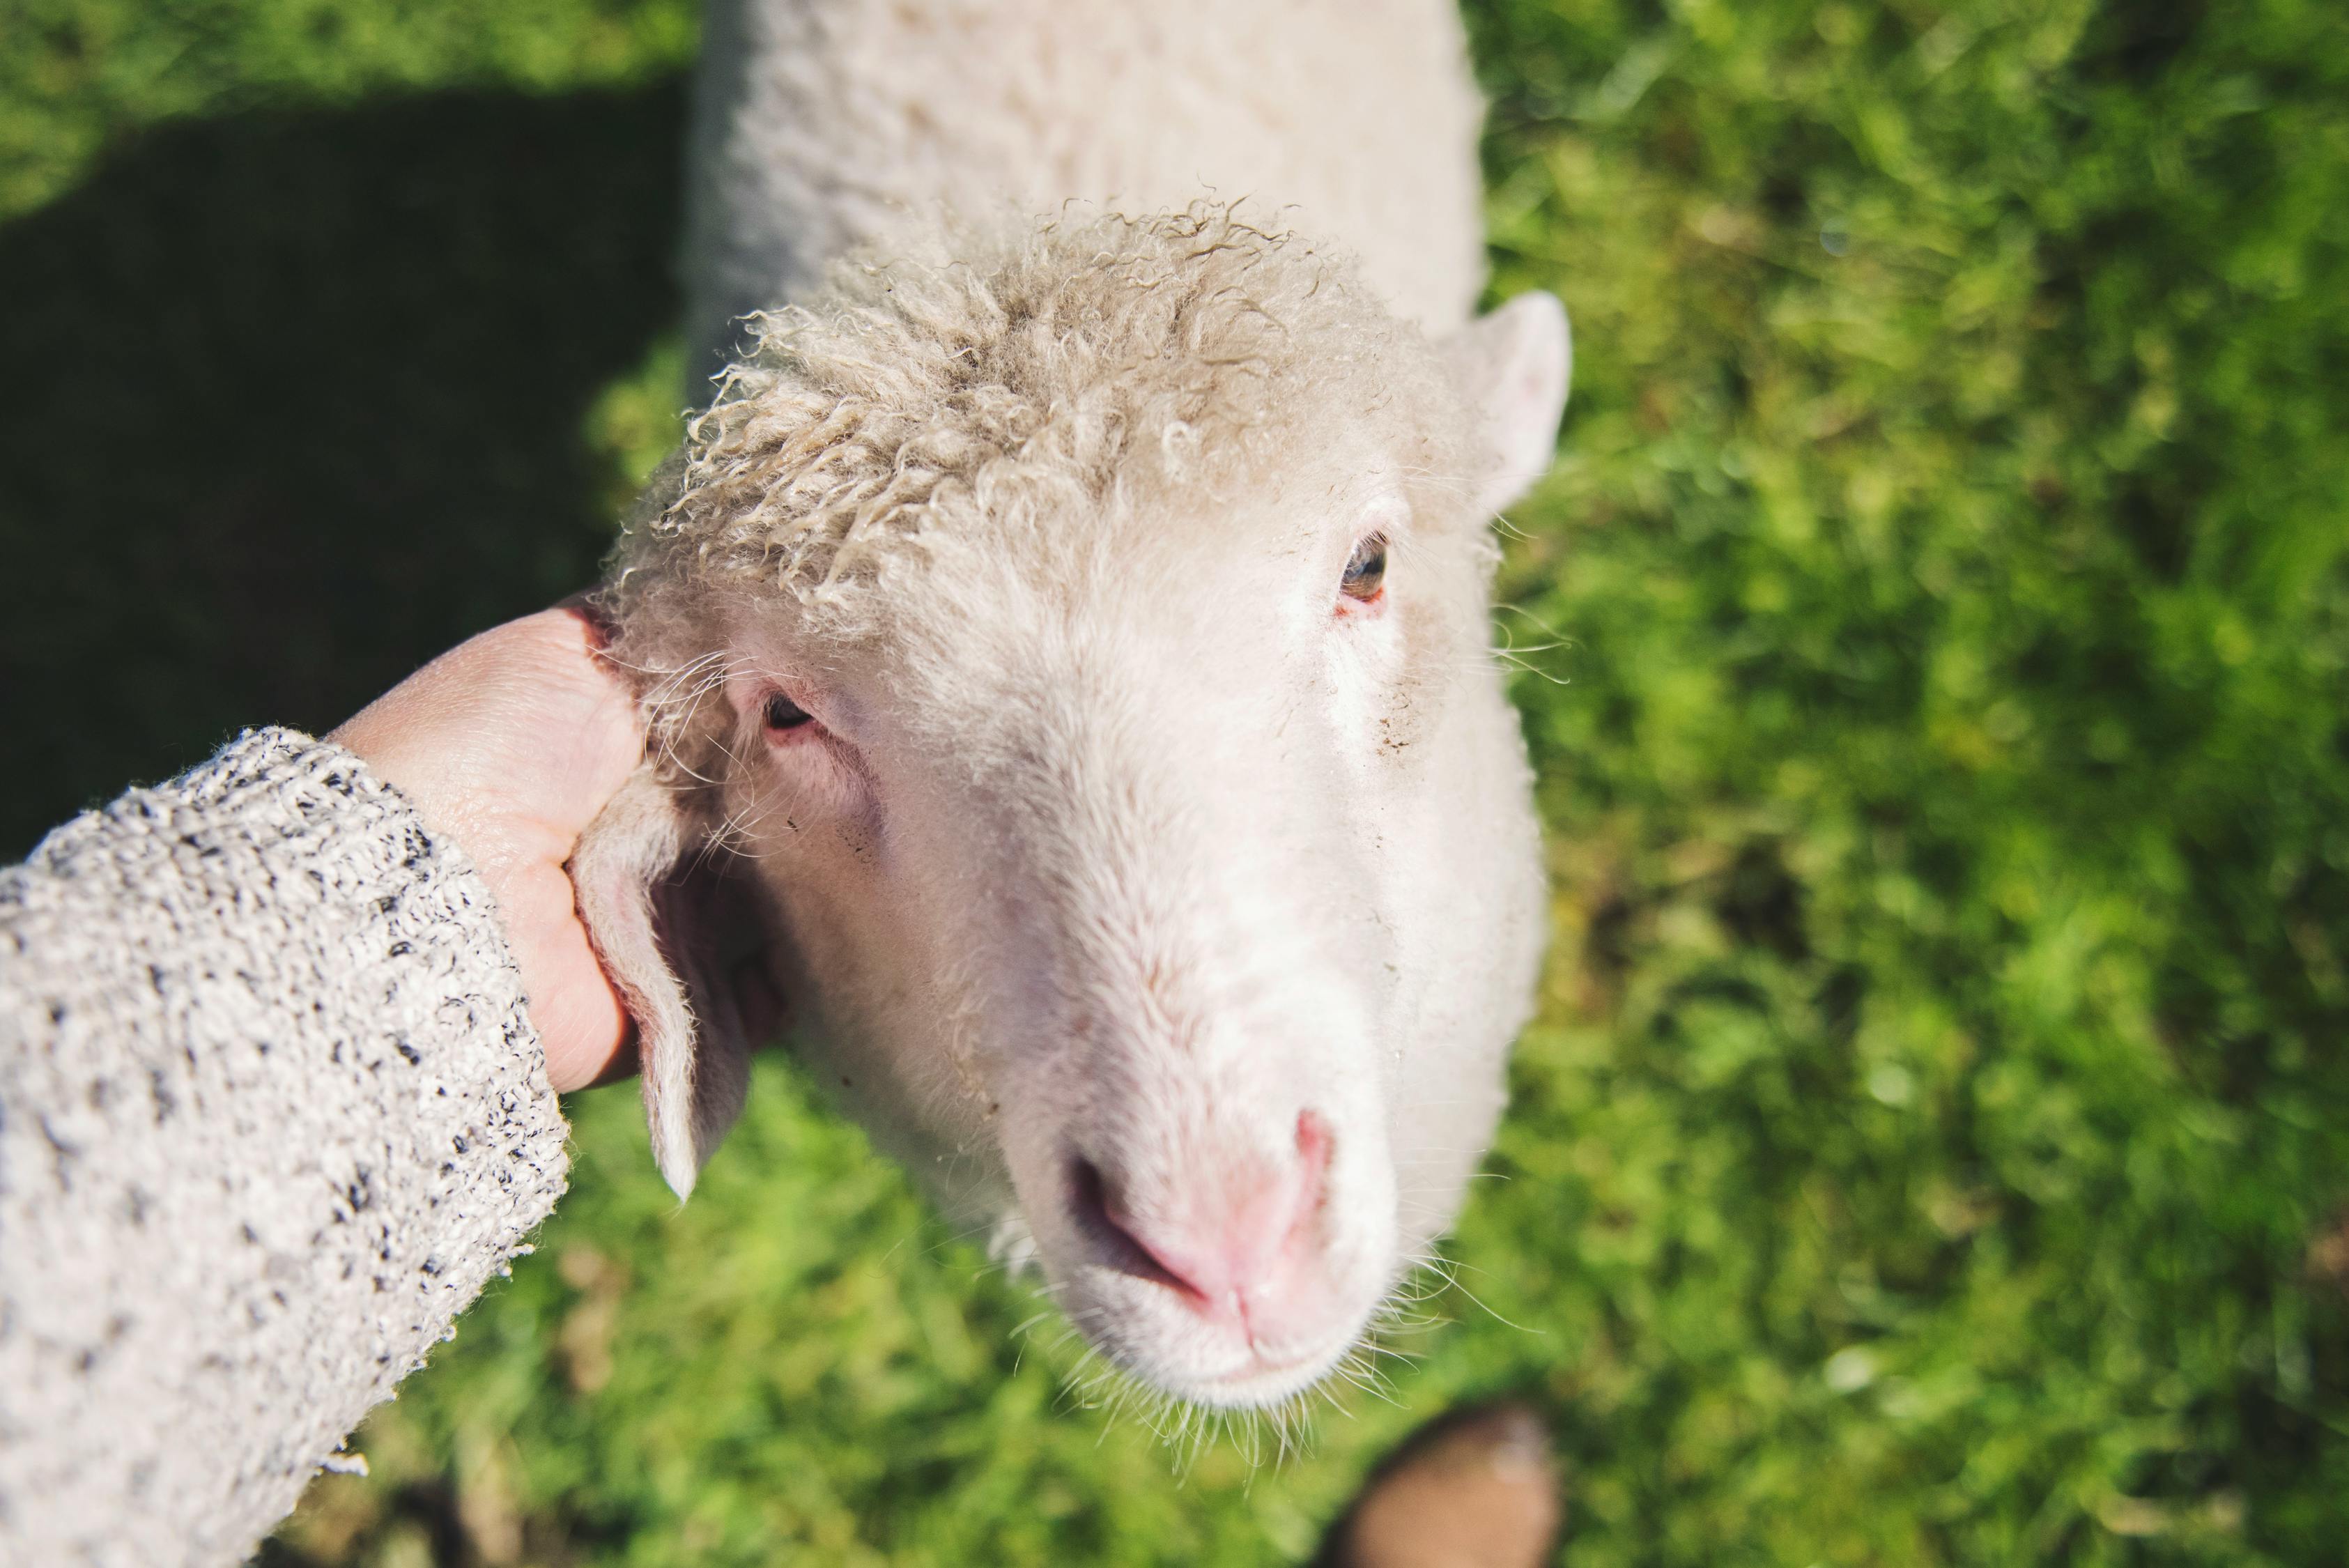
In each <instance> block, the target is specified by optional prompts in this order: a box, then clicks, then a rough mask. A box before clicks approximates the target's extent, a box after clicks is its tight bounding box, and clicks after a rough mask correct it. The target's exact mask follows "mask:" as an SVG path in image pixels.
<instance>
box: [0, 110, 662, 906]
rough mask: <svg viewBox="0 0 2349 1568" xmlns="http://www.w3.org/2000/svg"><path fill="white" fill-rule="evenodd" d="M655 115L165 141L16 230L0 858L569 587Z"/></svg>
mask: <svg viewBox="0 0 2349 1568" xmlns="http://www.w3.org/2000/svg"><path fill="white" fill-rule="evenodd" d="M682 115H683V97H682V94H681V92H680V91H679V90H678V88H677V86H676V85H675V84H673V83H663V84H659V85H657V86H654V87H651V88H640V89H636V90H633V91H622V92H605V93H590V94H576V95H571V96H565V97H559V98H530V97H523V96H521V95H517V94H489V93H481V94H464V95H451V96H437V97H429V98H418V99H402V100H398V101H394V102H386V103H378V104H370V105H364V106H360V107H357V108H352V109H336V110H327V109H320V110H310V111H302V112H272V113H259V114H252V115H247V116H242V117H238V118H233V119H220V120H214V121H210V122H202V123H191V124H184V125H177V126H171V127H167V128H165V129H162V130H158V131H155V132H153V133H151V134H150V135H147V136H145V137H144V138H142V139H141V140H138V141H137V142H135V143H132V144H130V145H129V146H127V147H125V148H124V149H123V150H121V151H119V153H118V154H116V155H115V156H113V157H112V158H110V159H109V161H107V162H106V163H105V164H104V165H103V166H102V167H101V168H100V169H99V170H98V171H97V172H96V173H95V174H94V175H93V176H92V177H91V178H90V179H89V180H88V182H85V183H84V184H83V185H82V186H81V187H80V188H79V189H78V190H77V191H75V192H72V193H71V194H70V195H68V196H67V197H65V198H64V199H62V200H60V201H58V202H55V203H53V204H52V205H50V206H48V207H46V208H44V209H42V210H40V211H39V212H36V213H33V214H31V215H29V216H27V217H25V218H23V219H20V220H18V221H16V222H15V223H10V224H8V225H6V226H5V227H0V300H5V301H6V302H7V305H6V306H5V309H0V386H5V388H6V389H8V394H9V395H8V397H7V399H6V407H7V408H8V410H9V411H8V412H7V414H6V415H5V418H0V561H5V563H6V569H5V573H0V581H5V582H6V583H7V584H8V586H9V591H8V593H7V595H6V613H5V617H0V709H5V719H6V732H7V735H8V739H9V742H10V750H11V753H13V755H14V757H15V759H16V765H15V766H14V767H11V768H9V769H8V770H6V772H5V776H0V857H5V859H7V860H14V859H16V858H17V857H19V856H21V855H22V854H23V853H24V851H25V850H26V848H27V847H29V846H30V845H31V844H32V843H33V841H34V840H35V839H36V838H37V837H38V836H39V835H40V834H41V833H42V832H43V831H45V830H46V829H47V828H48V827H50V826H54V825H55V824H56V823H57V822H59V821H61V820H63V819H64V818H65V817H66V816H67V815H71V813H73V812H74V811H75V810H77V809H78V808H80V807H82V806H84V805H90V804H92V803H94V802H97V801H100V800H103V799H105V798H107V797H109V796H110V795H111V794H114V793H115V792H116V791H118V790H119V789H120V788H121V787H122V786H123V785H124V784H128V783H130V782H131V781H133V780H134V779H152V778H156V777H160V776H163V775H166V774H170V773H171V772H173V771H175V770H177V769H179V768H181V767H183V766H186V765H187V764H188V763H191V762H193V761H196V760H198V759H200V758H201V757H202V756H203V755H204V754H205V753H206V752H207V750H208V749H210V748H211V747H212V746H213V745H215V744H216V743H218V742H220V741H221V740H222V739H223V738H225V737H226V736H228V735H229V734H231V733H233V732H234V731H235V730H236V729H238V728H239V727H240V726H243V725H245V724H251V723H264V722H285V723H291V724H295V725H299V726H302V727H304V728H307V729H310V730H313V731H321V730H324V729H326V728H327V727H329V726H331V725H333V724H335V723H336V722H339V721H340V720H342V719H343V718H345V717H347V715H348V714H349V712H350V711H352V710H353V709H354V708H356V707H357V706H358V705H359V704H360V703H362V702H364V701H367V699H368V698H369V697H371V696H373V695H374V694H375V693H377V692H378V691H381V690H382V689H383V688H384V687H385V686H387V685H388V684H389V683H390V682H392V681H393V680H397V679H398V677H399V676H400V675H402V674H404V673H405V672H406V671H407V670H409V669H411V668H413V667H414V666H415V665H416V664H417V663H418V662H419V661H420V660H422V659H425V658H427V657H429V655H431V654H433V653H435V652H437V651H439V650H440V649H443V648H446V647H447V646H449V645H450V644H451V643H453V642H455V641H457V640H459V639H461V638H462V637H464V636H465V635H466V634H468V633H470V632H471V631H474V630H477V629H479V628H481V627H484V626H487V625H489V624H491V623H492V622H494V621H496V620H498V619H501V618H504V617H507V616H511V615H514V614H517V613H520V612H522V611H524V610H527V609H531V608H533V607H537V606H540V605H543V604H545V603H547V602H548V601H550V600H552V599H554V598H556V597H561V596H562V595H563V594H564V593H567V592H569V591H571V590H573V589H574V588H577V587H581V586H583V585H585V583H586V582H587V581H588V580H589V579H590V577H591V576H592V575H593V573H594V570H595V563H596V561H597V558H598V557H599V556H600V555H601V554H602V552H603V550H604V547H605V544H606V542H607V540H608V537H609V533H610V519H608V518H607V517H606V516H605V515H604V514H603V510H602V506H601V504H600V503H599V502H598V500H597V495H598V493H599V487H598V484H597V482H596V475H595V472H594V467H593V463H592V462H591V460H590V456H589V454H588V452H586V451H585V447H584V446H583V444H582V441H581V438H580V426H581V421H582V418H583V415H584V412H585V409H586V407H587V405H588V404H589V402H590V401H591V400H593V399H594V398H595V395H596V394H597V392H598V391H599V390H601V389H602V388H603V386H604V385H605V383H606V382H607V381H608V380H610V379H612V378H613V377H614V376H616V375H617V374H618V373H620V372H622V371H624V370H626V369H629V368H631V367H632V366H634V365H635V364H636V362H637V360H638V359H639V358H641V356H642V355H643V354H644V352H645V350H646V348H647V344H648V342H649V341H650V340H651V339H652V338H653V337H654V336H655V335H656V334H657V333H658V332H659V331H660V330H661V329H663V328H664V327H667V325H668V324H669V322H670V320H671V318H672V317H673V315H674V312H675V299H674V293H673V288H672V285H671V281H670V272H669V256H670V252H671V247H672V244H673V243H674V242H673V236H674V234H675V233H676V211H675V204H676V187H677V179H676V171H677V168H678V138H679V134H680V129H681V124H682Z"/></svg>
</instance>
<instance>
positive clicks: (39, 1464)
mask: <svg viewBox="0 0 2349 1568" xmlns="http://www.w3.org/2000/svg"><path fill="white" fill-rule="evenodd" d="M565 1164H566V1162H565V1157H564V1122H563V1118H562V1116H561V1113H560V1112H559V1110H558V1109H557V1107H556V1104H555V1098H554V1093H553V1092H552V1091H551V1090H550V1089H549V1088H548V1086H547V1082H546V1069H545V1064H544V1059H543V1055H542V1054H541V1052H540V1050H539V1045H538V1041H537V1037H536V1036H535V1034H533V1032H532V1030H531V1026H530V1022H529V1019H528V1018H527V1016H526V1015H525V1014H524V1012H523V996H522V990H521V980H520V976H519V975H518V974H517V973H516V972H515V970H514V968H513V964H512V959H511V958H510V957H509V956H508V953H507V951H506V948H505V941H504V938H503V935H502V933H501V932H500V930H499V929H498V927H497V924H496V921H495V919H494V916H493V911H492V908H491V905H490V900H489V895H488V892H487V890H486V889H485V888H483V886H482V884H481V879H480V878H479V877H477V876H476V875H475V874H474V872H473V871H472V869H471V867H470V866H468V865H467V864H466V862H465V861H464V860H463V859H462V857H460V856H459V855H457V854H456V853H455V852H454V851H453V849H452V847H451V846H450V845H448V844H446V843H444V842H437V841H435V840H434V839H433V838H432V837H431V836H429V835H428V834H427V833H426V831H425V829H424V827H423V825H422V824H421V823H420V822H419V820H418V818H417V816H416V814H415V812H414V811H413V810H411V809H410V808H409V805H407V803H406V802H405V801H404V800H403V799H402V798H401V797H400V796H399V795H398V794H396V793H395V792H393V791H392V790H390V789H389V788H388V787H387V786H385V785H384V784H381V783H379V782H378V781H377V780H376V779H375V778H373V777H372V776H371V775H370V774H368V773H367V770H366V769H365V767H364V766H363V765H362V764H360V763H359V762H358V761H357V759H356V758H355V757H353V756H351V755H350V754H349V753H347V752H344V751H341V750H340V749H338V748H336V747H334V746H330V745H326V744H323V743H321V742H316V741H312V740H310V739H308V738H306V737H305V736H301V735H297V734H294V733H291V732H285V731H282V730H273V731H263V732H255V733H249V734H246V735H244V736H243V737H241V738H240V739H239V740H237V741H236V742H235V743H233V745H231V746H230V747H229V748H228V749H227V750H225V751H223V752H222V753H221V754H220V755H219V756H217V757H215V758H213V759H212V761H211V762H209V763H205V764H204V765H203V766H202V767H200V768H198V769H196V770H195V771H194V772H192V773H191V774H186V775H184V776H183V777H181V778H179V779H175V780H173V781H172V782H171V783H170V784H163V785H161V786H160V787H158V788H155V789H148V790H133V791H132V792H130V793H129V794H126V795H124V796H123V797H122V798H121V799H120V800H119V801H117V802H116V803H115V804H113V805H110V806H108V807H107V808H106V809H105V810H103V811H98V812H92V813H90V814H89V815H85V816H83V817H81V818H79V819H78V820H77V821H75V822H72V823H70V824H68V825H67V826H64V827H62V828H59V829H58V830H57V832H56V833H54V834H52V835H50V836H49V837H48V839H47V841H46V842H44V843H43V844H42V845H41V846H40V847H39V848H38V849H37V850H36V851H35V853H34V855H33V857H32V858H31V860H29V861H28V862H26V864H25V865H23V866H20V867H14V868H12V869H9V870H7V871H5V872H0V1563H9V1564H17V1563H24V1564H34V1563H39V1564H43V1565H47V1564H51V1563H57V1564H67V1563H109V1564H113V1563H121V1564H137V1565H139V1568H149V1565H153V1564H169V1563H186V1564H219V1563H234V1562H237V1561H239V1560H241V1559H242V1558H243V1556H244V1554H245V1553H247V1552H250V1551H251V1550H253V1548H254V1544H255V1543H256V1542H257V1541H258V1540H259V1538H260V1537H261V1535H262V1534H263V1533H264V1532H266V1531H267V1530H268V1529H269V1528H270V1527H271V1526H272V1525H274V1524H275V1523H276V1522H277V1521H278V1520H279V1519H280V1518H282V1517H283V1516H284V1515H285V1513H286V1511H288V1510H290V1509H291V1508H292V1507H293V1506H294V1502H295V1499H296V1498H297V1497H298V1496H299V1495H300V1493H301V1490H302V1487H303V1485H304V1483H305V1481H307V1480H308V1479H309V1478H310V1476H311V1475H312V1474H313V1473H315V1472H316V1470H317V1469H318V1468H319V1467H320V1464H321V1462H322V1461H324V1460H326V1459H327V1458H328V1457H329V1456H330V1455H332V1454H333V1453H334V1452H335V1450H336V1449H338V1448H339V1447H340V1446H341V1444H342V1441H343V1438H344V1437H345V1436H346V1435H347V1433H348V1432H349V1431H350V1429H351V1428H353V1427H354V1426H355V1425H357V1422H358V1419H359V1417H361V1416H362V1415H364V1414H365V1413H366V1411H367V1408H368V1407H370V1406H372V1405H374V1404H375V1403H376V1402H377V1401H378V1400H380V1399H382V1398H384V1397H387V1396H388V1395H389V1394H390V1393H391V1391H392V1386H393V1385H394V1384H396V1383H398V1381H399V1379H400V1378H401V1377H403V1376H406V1375H407V1374H408V1373H409V1371H411V1370H413V1369H414V1368H415V1367H416V1366H418V1365H419V1363H421V1362H422V1361H423V1359H424V1355H425V1353H426V1352H427V1351H428V1350H429V1349H430V1348H431V1346H432V1345H433V1344H434V1343H435V1342H437V1341H439V1340H440V1339H443V1338H445V1337H447V1335H448V1334H449V1333H450V1324H451V1322H452V1321H453V1320H454V1319H455V1317H456V1315H457V1314H458V1313H459V1312H460V1311H461V1310H462V1309H463V1308H464V1307H465V1306H466V1305H467V1303H470V1302H471V1301H472V1299H473V1298H474V1296H475V1295H476V1294H478V1293H480V1291H481V1286H482V1284H483V1283H484V1282H486V1281H487V1280H488V1279H489V1277H490V1276H491V1275H492V1274H493V1273H496V1272H500V1271H502V1269H503V1268H504V1266H505V1263H506V1261H507V1260H508V1259H509V1258H510V1257H512V1255H513V1254H514V1253H515V1252H517V1251H520V1250H522V1247H523V1237H524V1236H525V1235H526V1234H527V1233H528V1232H529V1231H530V1230H531V1229H532V1228H533V1226H535V1225H536V1224H538V1222H539V1221H540V1220H543V1219H544V1218H545V1217H546V1215H547V1213H548V1211H549V1210H551V1209H552V1208H553V1207H554V1200H555V1199H556V1197H557V1196H558V1195H560V1193H561V1192H562V1190H563V1185H564V1171H565Z"/></svg>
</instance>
